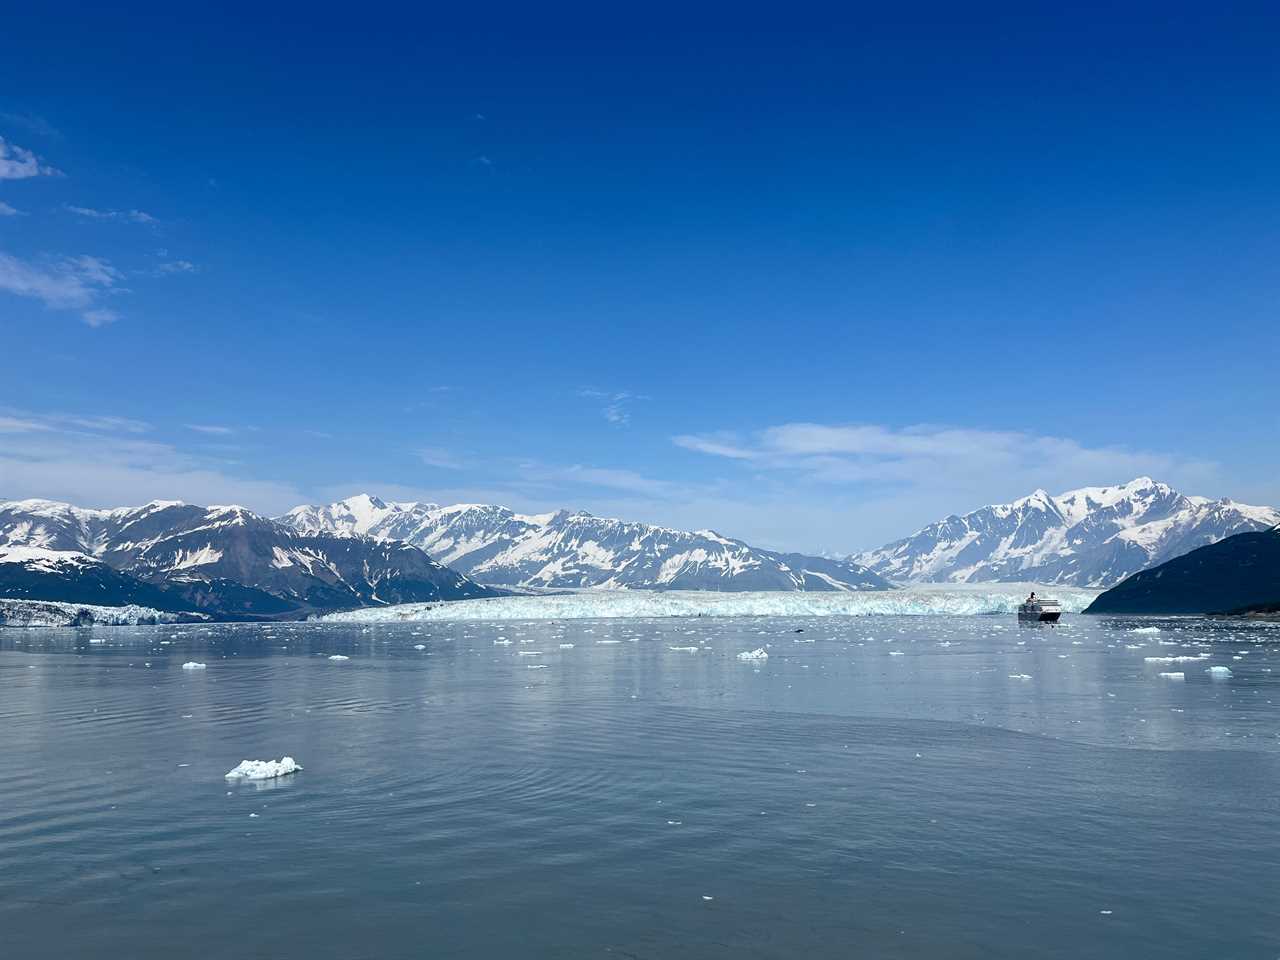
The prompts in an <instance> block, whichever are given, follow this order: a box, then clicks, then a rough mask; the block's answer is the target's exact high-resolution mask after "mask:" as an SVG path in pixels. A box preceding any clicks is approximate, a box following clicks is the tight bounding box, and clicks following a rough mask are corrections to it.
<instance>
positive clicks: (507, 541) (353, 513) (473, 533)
mask: <svg viewBox="0 0 1280 960" xmlns="http://www.w3.org/2000/svg"><path fill="white" fill-rule="evenodd" d="M280 519H281V522H283V523H287V524H289V525H290V526H292V527H293V528H294V529H296V530H298V531H299V532H301V533H307V534H311V533H326V534H330V535H332V534H337V535H341V536H360V535H364V536H372V537H377V538H380V539H398V540H405V541H407V542H409V543H411V544H413V545H414V546H416V547H420V548H421V549H423V550H425V551H427V552H428V553H430V554H431V555H432V556H434V557H436V558H437V559H438V560H440V561H441V562H442V563H446V564H448V565H449V566H451V567H453V568H455V569H457V570H459V571H461V572H463V573H465V574H467V575H468V576H469V577H471V578H473V579H475V580H478V581H480V582H481V583H488V584H495V585H509V586H517V585H518V586H523V587H559V588H570V587H627V588H633V589H652V590H727V591H742V590H822V591H829V590H885V589H889V587H890V584H889V583H888V582H886V581H885V580H884V579H883V578H882V577H880V576H877V575H876V574H875V573H873V572H871V571H869V570H867V569H865V568H864V567H862V566H860V565H859V564H857V563H853V562H850V561H846V560H834V559H827V558H823V557H809V556H803V555H800V554H783V553H777V552H774V551H770V550H761V549H759V548H756V547H752V546H750V545H749V544H746V543H743V542H742V541H741V540H733V539H730V538H728V537H723V536H721V535H719V534H717V533H714V532H712V531H710V530H703V531H699V532H697V533H690V532H686V531H682V530H672V529H669V528H666V527H658V526H653V525H651V524H646V523H634V522H628V521H624V520H610V519H605V518H602V517H594V516H592V515H590V514H587V513H582V512H578V513H570V512H569V511H567V510H562V511H559V512H557V513H550V514H540V515H530V514H518V513H515V512H513V511H511V510H508V509H507V508H506V507H499V506H493V505H488V504H455V505H453V506H439V505H437V504H432V503H387V502H384V501H382V500H379V499H378V498H376V497H371V496H368V495H364V494H362V495H360V496H356V497H350V498H348V499H346V500H342V501H339V502H338V503H332V504H329V505H327V506H304V507H297V508H295V509H293V510H291V511H289V513H288V514H286V515H285V516H284V517H282V518H280Z"/></svg>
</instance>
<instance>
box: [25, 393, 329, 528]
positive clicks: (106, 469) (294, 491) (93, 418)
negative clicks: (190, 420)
mask: <svg viewBox="0 0 1280 960" xmlns="http://www.w3.org/2000/svg"><path fill="white" fill-rule="evenodd" d="M5 425H8V426H9V427H10V428H12V429H9V430H8V431H6V435H5V441H4V443H3V444H0V476H2V477H4V491H3V492H4V495H5V496H10V497H17V498H20V497H47V498H50V499H55V500H67V501H69V502H71V503H78V504H82V505H84V506H120V505H125V504H136V503H141V502H145V501H147V500H150V499H154V498H160V499H166V500H171V499H181V500H186V501H188V502H190V503H243V504H246V505H248V506H250V507H252V508H254V509H257V510H261V511H264V512H267V513H275V512H282V511H283V510H285V509H288V508H289V507H291V506H294V505H295V504H298V503H302V502H304V499H305V498H304V497H303V496H302V494H301V493H300V492H299V490H298V488H297V487H295V486H293V485H292V484H288V483H279V482H275V481H270V480H261V479H252V478H244V477H240V476H236V475H235V474H233V473H232V472H230V471H231V470H233V469H237V468H236V466H235V464H232V463H229V462H228V461H227V460H225V459H219V458H216V457H210V456H197V455H193V454H191V453H188V452H185V451H182V450H180V449H178V448H176V447H174V446H172V445H170V444H166V443H160V442H156V441H154V440H150V439H148V438H146V437H144V436H141V435H140V434H142V433H143V432H145V431H146V430H147V429H148V425H147V424H144V423H142V422H140V421H137V420H131V419H128V418H124V417H113V416H103V415H97V414H91V415H81V416H75V415H61V414H59V415H43V414H33V413H27V412H24V411H21V410H6V411H3V416H0V431H4V430H5Z"/></svg>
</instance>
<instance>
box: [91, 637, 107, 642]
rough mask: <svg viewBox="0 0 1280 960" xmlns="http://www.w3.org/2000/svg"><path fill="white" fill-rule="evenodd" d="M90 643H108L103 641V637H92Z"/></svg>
mask: <svg viewBox="0 0 1280 960" xmlns="http://www.w3.org/2000/svg"><path fill="white" fill-rule="evenodd" d="M89 642H90V643H106V642H107V641H106V640H103V639H102V638H101V637H90V638H89Z"/></svg>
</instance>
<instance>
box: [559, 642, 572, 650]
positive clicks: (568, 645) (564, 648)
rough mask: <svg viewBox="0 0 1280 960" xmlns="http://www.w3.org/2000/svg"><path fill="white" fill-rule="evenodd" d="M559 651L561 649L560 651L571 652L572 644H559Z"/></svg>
mask: <svg viewBox="0 0 1280 960" xmlns="http://www.w3.org/2000/svg"><path fill="white" fill-rule="evenodd" d="M560 649H561V650H572V649H573V644H572V643H562V644H560Z"/></svg>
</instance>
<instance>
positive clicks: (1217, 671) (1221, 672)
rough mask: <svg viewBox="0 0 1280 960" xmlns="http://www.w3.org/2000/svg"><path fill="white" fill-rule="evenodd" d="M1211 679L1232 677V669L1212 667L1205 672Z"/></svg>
mask: <svg viewBox="0 0 1280 960" xmlns="http://www.w3.org/2000/svg"><path fill="white" fill-rule="evenodd" d="M1205 673H1207V674H1208V675H1209V676H1211V677H1230V676H1232V673H1231V668H1230V667H1210V668H1209V669H1208V670H1206V671H1205Z"/></svg>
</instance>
